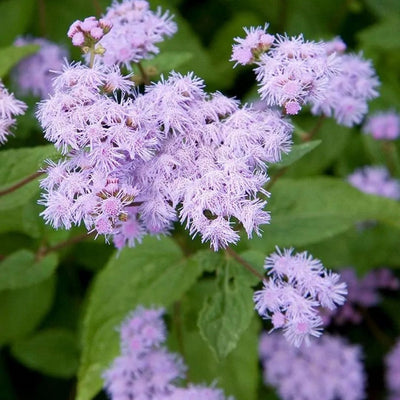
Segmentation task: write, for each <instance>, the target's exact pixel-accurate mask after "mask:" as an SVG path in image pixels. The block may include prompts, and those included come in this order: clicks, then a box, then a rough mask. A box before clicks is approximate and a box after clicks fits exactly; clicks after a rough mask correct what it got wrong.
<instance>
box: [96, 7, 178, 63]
mask: <svg viewBox="0 0 400 400" xmlns="http://www.w3.org/2000/svg"><path fill="white" fill-rule="evenodd" d="M104 19H106V20H107V21H110V22H111V23H112V24H113V29H112V30H111V31H110V33H109V34H108V35H106V36H105V37H104V38H103V39H102V40H101V41H100V44H101V45H102V46H103V47H104V48H105V49H106V52H105V53H104V55H103V56H102V57H101V61H102V62H103V63H104V64H106V65H114V64H124V65H125V66H126V67H127V68H131V67H132V66H131V63H136V62H139V61H140V60H142V59H144V58H151V57H152V56H153V55H155V54H158V52H159V49H158V47H157V46H156V44H157V43H159V42H162V41H163V40H164V37H165V36H172V35H173V34H174V33H175V32H176V30H177V27H176V24H175V22H173V21H172V17H171V16H170V15H169V13H168V11H167V12H165V13H164V14H163V13H162V11H161V8H158V9H157V11H156V12H153V11H151V10H150V9H149V3H148V2H147V1H144V0H123V1H122V2H121V3H119V2H118V1H116V0H114V2H113V3H112V5H111V7H109V8H108V9H107V13H106V14H105V15H104Z"/></svg>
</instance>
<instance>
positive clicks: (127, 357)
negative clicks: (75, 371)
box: [103, 307, 233, 400]
mask: <svg viewBox="0 0 400 400" xmlns="http://www.w3.org/2000/svg"><path fill="white" fill-rule="evenodd" d="M163 313H164V311H163V310H162V309H145V308H143V307H138V308H137V309H136V310H135V311H134V312H133V313H132V314H131V315H129V316H128V317H127V318H126V320H125V321H124V322H123V323H122V325H121V328H120V335H121V353H122V355H121V356H119V357H117V358H116V359H115V360H114V362H113V364H112V365H111V366H110V368H109V369H108V370H107V371H106V372H105V373H104V374H103V378H104V381H105V388H106V391H107V393H108V394H109V396H110V398H111V399H112V400H126V399H140V400H184V399H191V400H229V399H226V397H225V396H224V394H223V391H222V390H219V389H216V388H214V387H206V386H200V385H189V386H188V387H187V388H183V387H178V386H176V382H177V381H178V380H180V379H182V378H184V376H185V370H186V366H185V365H184V363H183V360H182V359H181V358H180V357H179V356H178V355H176V354H173V353H170V352H169V351H168V350H167V349H166V348H164V347H162V345H163V343H164V342H165V340H166V327H165V324H164V321H163V320H162V315H163ZM230 400H233V399H231V398H230Z"/></svg>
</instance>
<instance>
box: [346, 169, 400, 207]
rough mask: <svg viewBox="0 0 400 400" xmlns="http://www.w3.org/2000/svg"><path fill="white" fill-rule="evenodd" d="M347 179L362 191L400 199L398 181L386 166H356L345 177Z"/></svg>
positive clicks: (399, 184) (399, 183)
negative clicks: (392, 176) (391, 175)
mask: <svg viewBox="0 0 400 400" xmlns="http://www.w3.org/2000/svg"><path fill="white" fill-rule="evenodd" d="M347 180H348V182H349V183H350V184H351V185H352V186H354V187H356V188H357V189H359V190H360V191H362V192H364V193H370V194H375V195H377V196H382V197H388V198H391V199H395V200H400V181H399V180H398V179H393V178H391V177H390V174H389V171H388V170H387V169H386V167H383V166H380V167H378V166H373V167H372V166H368V167H363V168H358V169H356V170H355V171H354V172H353V173H352V174H351V175H349V176H348V177H347Z"/></svg>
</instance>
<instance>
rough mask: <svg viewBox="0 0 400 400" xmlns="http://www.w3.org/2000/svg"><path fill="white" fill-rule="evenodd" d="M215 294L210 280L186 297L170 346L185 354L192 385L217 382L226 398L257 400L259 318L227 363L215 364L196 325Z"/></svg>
mask: <svg viewBox="0 0 400 400" xmlns="http://www.w3.org/2000/svg"><path fill="white" fill-rule="evenodd" d="M215 290H216V287H215V281H214V280H210V279H208V280H203V281H200V282H198V283H197V284H196V285H194V286H193V287H192V289H191V290H190V291H189V292H188V293H187V294H186V295H185V296H184V298H183V300H182V301H181V302H180V304H181V307H180V309H179V310H180V314H179V316H178V320H179V321H181V323H180V324H179V325H177V324H173V325H172V326H171V332H170V335H169V345H170V347H172V348H174V349H175V350H176V351H183V356H184V359H185V363H186V364H187V365H188V368H189V369H188V375H189V376H190V381H191V382H193V383H195V384H212V383H213V382H216V385H217V387H218V388H221V389H223V390H224V392H225V394H226V395H227V396H234V398H235V399H238V400H239V399H246V400H256V399H258V397H257V388H258V383H259V379H260V377H259V374H260V369H259V366H258V352H257V348H258V336H259V331H260V318H258V317H256V316H255V314H254V312H252V313H251V315H252V321H251V323H250V325H249V327H248V328H247V329H246V331H245V332H243V333H242V335H241V337H240V339H239V341H238V343H237V346H236V348H235V349H234V350H232V352H231V353H230V354H229V355H228V356H227V357H226V358H225V359H223V360H220V361H218V360H216V359H215V355H214V354H213V352H212V350H211V349H210V347H209V346H208V344H207V343H206V342H205V341H204V340H203V338H202V337H201V335H200V332H199V329H198V327H197V325H196V320H197V318H198V314H199V311H200V307H201V306H202V304H203V303H204V301H205V298H206V297H209V296H212V295H213V294H214V293H215Z"/></svg>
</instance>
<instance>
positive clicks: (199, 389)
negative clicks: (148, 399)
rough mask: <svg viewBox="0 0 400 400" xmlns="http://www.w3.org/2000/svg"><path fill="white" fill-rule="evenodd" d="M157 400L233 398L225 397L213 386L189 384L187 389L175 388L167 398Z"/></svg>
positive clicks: (225, 399) (231, 399)
mask: <svg viewBox="0 0 400 400" xmlns="http://www.w3.org/2000/svg"><path fill="white" fill-rule="evenodd" d="M154 400H156V399H154ZM157 400H233V397H228V398H227V397H225V394H224V392H223V390H221V389H218V388H215V387H213V386H211V387H210V386H200V385H192V384H190V385H189V386H188V387H187V388H182V387H177V388H175V390H174V391H173V392H172V393H171V394H170V395H169V396H165V397H160V398H157Z"/></svg>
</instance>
